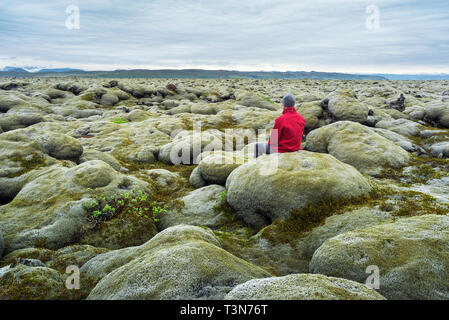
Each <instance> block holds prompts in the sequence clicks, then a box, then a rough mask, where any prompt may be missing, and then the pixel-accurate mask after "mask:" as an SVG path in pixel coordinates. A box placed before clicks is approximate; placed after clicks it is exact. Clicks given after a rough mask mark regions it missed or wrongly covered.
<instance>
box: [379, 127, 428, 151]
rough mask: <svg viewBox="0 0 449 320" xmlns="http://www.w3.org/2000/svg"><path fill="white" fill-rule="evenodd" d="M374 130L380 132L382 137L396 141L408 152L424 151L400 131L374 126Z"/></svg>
mask: <svg viewBox="0 0 449 320" xmlns="http://www.w3.org/2000/svg"><path fill="white" fill-rule="evenodd" d="M372 130H373V131H374V132H376V133H378V134H380V135H381V136H382V137H384V138H386V139H388V140H390V141H391V142H394V143H395V144H397V145H398V146H400V147H401V148H402V149H404V150H405V151H407V152H415V153H419V154H421V153H424V152H425V151H424V149H422V148H421V147H420V146H418V145H417V144H414V143H413V141H412V140H411V139H409V138H407V137H405V136H403V135H400V134H399V133H396V132H393V131H391V130H388V129H382V128H372Z"/></svg>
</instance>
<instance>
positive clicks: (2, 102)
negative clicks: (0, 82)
mask: <svg viewBox="0 0 449 320" xmlns="http://www.w3.org/2000/svg"><path fill="white" fill-rule="evenodd" d="M25 103H26V101H24V100H22V99H21V98H19V97H17V96H15V95H13V94H8V95H0V112H8V111H9V110H10V109H11V108H12V107H15V106H21V105H24V104H25Z"/></svg>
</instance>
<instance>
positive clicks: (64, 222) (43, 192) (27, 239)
mask: <svg viewBox="0 0 449 320" xmlns="http://www.w3.org/2000/svg"><path fill="white" fill-rule="evenodd" d="M125 182H126V183H125ZM137 185H139V189H141V190H143V191H144V192H147V193H148V194H149V195H151V190H150V189H151V187H150V185H149V184H148V183H146V182H144V181H140V180H138V179H136V178H133V177H129V178H127V177H125V176H124V175H122V174H119V173H118V172H116V171H115V170H114V169H113V168H112V167H111V166H109V165H108V164H106V163H105V162H103V161H100V160H94V161H88V162H85V163H83V164H81V165H79V166H76V167H73V168H66V167H53V168H50V169H48V170H47V171H46V172H45V174H41V175H40V176H39V177H37V178H35V179H34V180H32V181H30V182H28V183H27V184H26V185H25V186H24V187H23V188H22V189H21V191H20V192H19V193H18V194H17V195H16V196H15V198H14V200H13V201H11V202H10V203H8V204H7V205H5V206H2V207H0V224H1V225H2V229H3V232H4V238H5V250H6V253H9V252H11V251H14V250H17V249H21V248H27V247H44V248H49V249H58V248H61V247H63V246H65V245H67V244H68V243H70V242H71V241H74V240H75V239H77V238H79V236H80V234H81V233H82V231H83V230H84V229H85V228H86V227H88V226H89V224H90V222H89V219H88V218H89V217H88V213H87V210H86V208H85V207H84V204H85V203H86V201H88V200H89V199H92V198H93V194H92V191H91V190H90V188H91V189H96V191H97V192H98V193H99V194H103V195H104V196H105V197H112V196H113V195H114V194H123V193H125V192H129V190H131V189H132V188H134V187H137Z"/></svg>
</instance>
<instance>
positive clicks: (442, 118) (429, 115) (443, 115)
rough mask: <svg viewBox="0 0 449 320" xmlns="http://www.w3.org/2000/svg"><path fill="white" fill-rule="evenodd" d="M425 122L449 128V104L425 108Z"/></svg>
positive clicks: (431, 105)
mask: <svg viewBox="0 0 449 320" xmlns="http://www.w3.org/2000/svg"><path fill="white" fill-rule="evenodd" d="M424 121H427V122H429V123H430V124H432V125H435V126H439V127H442V128H449V104H438V103H437V104H430V105H429V106H426V108H425V116H424Z"/></svg>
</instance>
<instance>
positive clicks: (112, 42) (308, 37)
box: [0, 0, 449, 74]
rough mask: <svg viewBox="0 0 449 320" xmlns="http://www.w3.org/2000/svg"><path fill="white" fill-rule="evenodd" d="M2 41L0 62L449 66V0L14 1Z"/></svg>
mask: <svg viewBox="0 0 449 320" xmlns="http://www.w3.org/2000/svg"><path fill="white" fill-rule="evenodd" d="M69 6H72V7H73V6H75V7H76V8H79V28H77V24H76V23H77V19H76V11H73V10H69V11H68V12H69V13H67V12H66V9H67V8H68V7H69ZM68 26H69V27H68ZM73 27H75V28H73ZM0 41H1V43H2V48H1V50H0V69H1V68H3V67H5V66H16V67H28V66H34V67H40V68H64V67H70V68H80V69H84V70H115V69H135V68H145V69H163V68H170V69H187V68H202V69H227V70H241V71H259V70H264V71H271V70H279V71H287V70H290V71H312V70H314V71H323V72H324V71H327V72H347V73H349V72H350V73H407V74H412V73H449V1H447V0H430V1H415V0H411V1H406V0H388V1H387V0H377V1H376V0H372V1H370V0H368V1H366V0H350V1H348V0H345V1H343V0H312V1H309V0H303V1H292V0H289V1H285V0H245V1H242V0H223V1H219V2H217V1H210V0H190V1H187V0H177V1H175V0H150V1H142V0H134V1H119V0H96V1H87V0H68V1H60V0H52V1H50V0H40V1H31V0H28V1H24V0H14V1H12V2H8V4H7V5H6V4H4V5H3V6H2V8H1V10H0Z"/></svg>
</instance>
